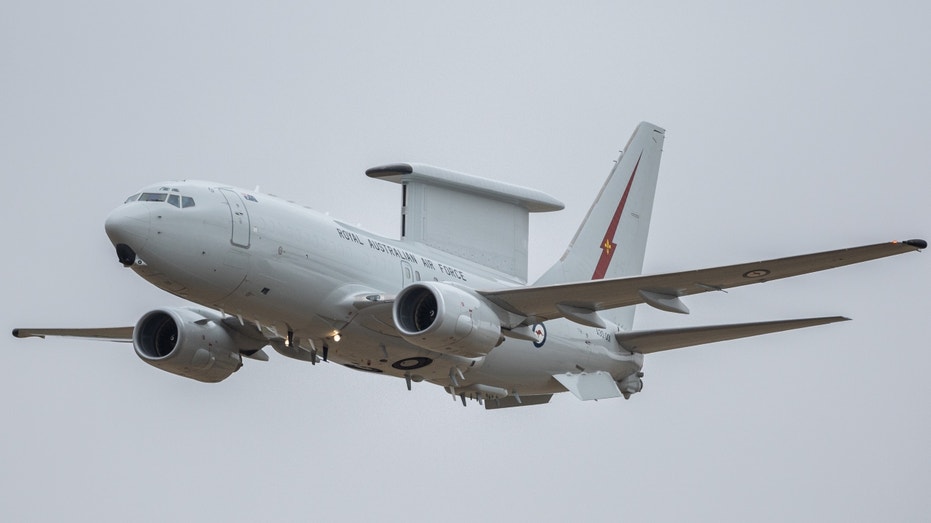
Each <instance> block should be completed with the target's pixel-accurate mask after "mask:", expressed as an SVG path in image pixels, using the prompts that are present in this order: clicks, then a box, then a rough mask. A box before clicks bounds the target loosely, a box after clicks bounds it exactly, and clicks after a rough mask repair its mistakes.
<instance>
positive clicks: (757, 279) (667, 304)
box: [480, 240, 928, 323]
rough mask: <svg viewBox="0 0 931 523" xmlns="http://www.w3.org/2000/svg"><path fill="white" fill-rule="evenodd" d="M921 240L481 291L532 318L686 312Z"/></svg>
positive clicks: (900, 250)
mask: <svg viewBox="0 0 931 523" xmlns="http://www.w3.org/2000/svg"><path fill="white" fill-rule="evenodd" d="M927 245H928V244H927V242H925V241H924V240H908V241H902V242H888V243H878V244H875V245H865V246H862V247H853V248H849V249H839V250H835V251H826V252H820V253H815V254H804V255H801V256H791V257H788V258H777V259H774V260H767V261H759V262H751V263H742V264H737V265H728V266H723V267H713V268H709V269H699V270H692V271H683V272H673V273H666V274H656V275H650V276H633V277H628V278H615V279H610V280H593V281H586V282H578V283H568V284H559V285H546V286H541V287H522V288H517V289H503V290H493V291H481V292H480V294H482V295H483V296H484V297H486V298H488V299H489V300H491V301H492V302H494V303H495V304H496V305H498V306H500V307H502V308H504V309H505V310H507V311H509V312H512V313H514V314H518V315H521V316H524V317H526V318H528V319H529V320H530V321H542V320H552V319H556V318H563V317H570V318H573V319H577V318H583V321H581V323H586V321H585V320H584V317H585V313H586V312H587V313H593V312H595V311H600V310H605V309H614V308H617V307H626V306H629V305H636V304H638V303H649V304H650V305H653V306H655V307H658V308H660V309H663V310H668V311H672V312H683V313H687V312H688V309H686V308H685V307H684V305H682V303H681V302H680V301H679V300H678V298H679V297H681V296H689V295H692V294H699V293H703V292H708V291H720V290H724V289H730V288H733V287H740V286H743V285H749V284H751V283H764V282H768V281H773V280H779V279H782V278H789V277H792V276H799V275H802V274H808V273H811V272H817V271H823V270H826V269H833V268H835V267H843V266H845V265H852V264H855V263H861V262H865V261H869V260H875V259H878V258H885V257H887V256H895V255H897V254H904V253H906V252H913V251H919V250H921V249H924V248H926V247H927Z"/></svg>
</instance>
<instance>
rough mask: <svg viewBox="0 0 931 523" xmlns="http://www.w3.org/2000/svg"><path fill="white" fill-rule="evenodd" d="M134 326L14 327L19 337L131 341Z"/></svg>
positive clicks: (14, 332) (15, 333) (14, 333)
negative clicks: (78, 327) (85, 327)
mask: <svg viewBox="0 0 931 523" xmlns="http://www.w3.org/2000/svg"><path fill="white" fill-rule="evenodd" d="M133 328H134V327H106V328H99V329H13V336H15V337H17V338H44V337H46V336H63V337H68V338H91V339H96V340H103V341H118V342H124V343H126V342H131V341H133Z"/></svg>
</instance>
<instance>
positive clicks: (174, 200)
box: [168, 194, 181, 207]
mask: <svg viewBox="0 0 931 523" xmlns="http://www.w3.org/2000/svg"><path fill="white" fill-rule="evenodd" d="M168 203H170V204H172V205H174V206H175V207H181V198H180V197H179V196H178V195H177V194H169V195H168Z"/></svg>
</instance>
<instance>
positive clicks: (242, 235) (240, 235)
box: [220, 189, 252, 249]
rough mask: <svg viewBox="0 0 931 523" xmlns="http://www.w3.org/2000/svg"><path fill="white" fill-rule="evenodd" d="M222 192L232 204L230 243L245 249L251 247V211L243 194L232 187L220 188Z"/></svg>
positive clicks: (230, 204)
mask: <svg viewBox="0 0 931 523" xmlns="http://www.w3.org/2000/svg"><path fill="white" fill-rule="evenodd" d="M220 194H222V195H223V197H224V198H226V202H227V203H229V206H230V219H231V220H232V222H233V231H232V236H231V237H230V243H232V244H233V245H236V246H238V247H242V248H245V249H248V248H249V243H250V237H251V231H250V229H251V228H252V225H251V224H250V223H249V211H247V210H246V204H245V203H244V202H243V201H242V196H240V195H239V193H237V192H236V191H233V190H232V189H220Z"/></svg>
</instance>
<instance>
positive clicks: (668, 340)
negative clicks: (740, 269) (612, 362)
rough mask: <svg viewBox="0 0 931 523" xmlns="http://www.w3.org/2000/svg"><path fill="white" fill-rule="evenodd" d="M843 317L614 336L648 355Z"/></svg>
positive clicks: (836, 320) (631, 347) (796, 327)
mask: <svg viewBox="0 0 931 523" xmlns="http://www.w3.org/2000/svg"><path fill="white" fill-rule="evenodd" d="M849 319H850V318H845V317H843V316H829V317H825V318H806V319H801V320H779V321H764V322H757V323H738V324H733V325H707V326H703V327H685V328H681V329H663V330H651V331H635V332H619V333H617V334H615V335H614V337H615V338H616V339H617V342H618V343H619V344H621V346H622V347H624V348H625V349H627V350H628V351H630V352H639V353H641V354H650V353H653V352H661V351H664V350H671V349H680V348H682V347H691V346H693V345H703V344H705V343H714V342H716V341H727V340H736V339H740V338H748V337H750V336H759V335H761V334H770V333H773V332H781V331H787V330H792V329H801V328H804V327H814V326H816V325H825V324H828V323H834V322H838V321H847V320H849Z"/></svg>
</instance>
